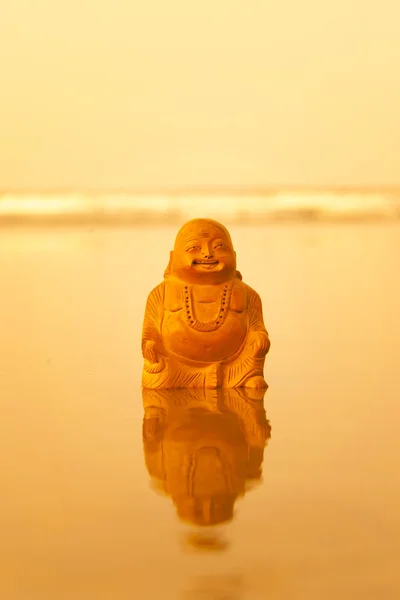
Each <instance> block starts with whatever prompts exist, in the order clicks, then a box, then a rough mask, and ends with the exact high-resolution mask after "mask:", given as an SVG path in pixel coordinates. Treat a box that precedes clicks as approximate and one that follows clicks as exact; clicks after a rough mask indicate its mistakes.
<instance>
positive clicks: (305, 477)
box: [0, 0, 400, 600]
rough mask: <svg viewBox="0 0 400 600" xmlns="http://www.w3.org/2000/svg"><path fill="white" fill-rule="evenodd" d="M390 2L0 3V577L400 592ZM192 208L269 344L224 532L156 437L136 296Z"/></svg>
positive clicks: (274, 591) (32, 594)
mask: <svg viewBox="0 0 400 600" xmlns="http://www.w3.org/2000/svg"><path fill="white" fill-rule="evenodd" d="M399 22H400V5H399V3H398V1H397V0H379V1H378V0H368V1H367V0H352V1H350V0H336V2H327V1H321V0H319V1H317V0H303V1H302V2H297V1H295V0H281V1H280V2H277V1H269V0H268V1H267V0H248V1H247V2H246V3H245V2H240V1H239V0H230V1H229V2H228V1H227V0H214V1H213V2H211V0H203V2H201V3H193V2H192V3H190V2H184V1H183V0H169V1H168V2H161V1H160V0H158V1H155V0H149V1H148V2H146V3H144V2H142V3H139V2H132V1H128V0H119V1H118V2H115V1H114V2H111V0H98V1H97V2H95V1H94V0H80V1H79V2H78V0H70V1H69V2H68V3H57V2H52V1H51V0H36V1H35V2H32V1H31V0H13V2H6V1H3V2H0V85H1V91H0V404H1V410H2V417H1V419H0V457H1V459H0V460H1V468H0V489H1V498H0V509H1V510H0V530H1V531H2V543H1V544H0V595H1V596H2V597H3V596H4V598H7V600H70V599H71V598H74V600H92V599H93V600H94V599H96V600H110V598H112V600H128V599H130V598H133V597H138V598H143V599H144V600H147V599H153V598H162V599H163V600H175V599H181V598H185V599H186V598H205V597H207V598H210V599H217V598H221V599H222V598H224V599H228V598H230V599H233V600H242V599H245V600H247V599H249V600H253V599H255V600H261V599H264V598H267V597H268V598H269V599H271V600H286V599H287V600H291V599H292V598H296V600H303V599H304V600H305V599H307V600H314V599H315V600H320V599H321V598H324V599H325V600H331V599H332V600H333V599H335V600H336V598H339V597H340V598H342V599H343V600H347V599H349V600H354V599H355V598H361V597H362V598H363V599H364V600H377V599H379V600H395V599H397V598H398V597H399V595H400V580H399V572H398V564H399V562H400V514H399V510H398V507H399V505H400V483H399V478H398V475H397V476H396V473H399V472H400V438H399V436H398V421H399V416H400V412H399V403H398V400H399V398H400V378H399V372H400V362H399V356H400V318H399V306H400V278H399V257H400V112H399V106H400V74H399V65H400V41H399V35H398V29H399ZM192 217H211V218H215V219H218V220H220V221H222V222H223V223H224V224H225V225H227V226H228V227H229V230H230V232H231V234H232V239H233V243H234V246H235V250H236V252H237V256H238V268H239V270H240V271H241V273H242V275H243V280H244V281H245V282H246V283H247V284H249V285H250V286H252V287H253V288H254V289H256V290H257V292H258V293H259V294H260V296H261V298H262V302H263V311H264V320H265V323H266V327H267V329H268V330H269V333H270V337H271V340H272V345H271V352H270V354H269V355H268V357H267V361H266V369H265V376H266V379H267V381H268V384H269V389H268V391H267V394H266V397H265V408H266V412H267V418H268V420H269V423H270V425H271V439H270V440H269V441H268V447H266V448H265V449H264V455H263V456H264V459H263V464H262V465H261V467H260V485H258V486H257V487H256V488H255V489H252V490H250V491H249V493H247V491H246V493H245V494H244V495H243V496H242V497H241V499H240V500H238V502H237V503H236V505H235V514H234V518H233V520H232V522H230V523H228V524H226V525H223V527H222V529H223V531H222V534H223V539H224V540H225V541H226V543H224V544H223V548H224V550H223V551H221V552H219V553H217V555H216V554H215V553H213V554H212V555H209V554H208V553H207V552H206V551H204V552H202V553H201V552H200V553H199V552H195V551H192V552H188V544H186V546H185V544H182V543H181V537H182V536H183V535H187V533H188V530H187V529H185V530H184V534H183V533H182V524H181V523H180V522H179V520H178V517H177V515H176V511H175V509H174V507H173V506H172V502H170V500H169V499H168V498H166V497H160V496H158V495H157V494H156V493H155V492H154V490H153V489H150V487H149V473H148V472H147V470H146V466H145V461H144V453H143V439H142V419H143V406H142V395H141V370H142V356H141V349H140V341H141V339H140V338H141V327H142V319H143V314H144V308H145V302H146V298H147V295H148V293H149V292H150V290H151V289H152V288H153V287H155V286H156V285H157V284H158V283H160V282H161V280H162V277H163V273H164V270H165V267H166V266H167V263H168V259H169V251H170V250H171V248H172V246H173V243H174V238H175V235H176V232H177V230H178V228H179V227H180V226H181V225H182V224H183V223H184V222H185V220H187V219H189V218H192ZM193 435H195V434H193ZM234 453H235V449H234V448H233V449H232V455H234ZM176 462H177V464H178V465H179V464H180V457H179V456H177V460H176ZM186 527H187V528H189V526H188V525H186ZM198 533H199V532H198V531H195V532H194V533H193V535H195V534H196V535H197V534H198ZM190 535H192V534H190ZM190 535H189V538H190Z"/></svg>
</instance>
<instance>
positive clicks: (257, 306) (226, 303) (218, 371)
mask: <svg viewBox="0 0 400 600" xmlns="http://www.w3.org/2000/svg"><path fill="white" fill-rule="evenodd" d="M269 347H270V341H269V337H268V333H267V330H266V329H265V325H264V321H263V315H262V306H261V300H260V297H259V295H258V294H257V292H255V291H254V290H253V289H252V288H250V287H249V286H248V285H246V284H245V283H243V281H242V277H241V274H240V273H239V272H238V271H237V270H236V253H235V251H234V249H233V245H232V241H231V237H230V235H229V233H228V231H227V229H226V228H225V227H224V226H223V225H221V224H220V223H217V222H216V221H212V220H211V219H193V220H192V221H189V222H188V223H186V224H185V225H184V226H183V227H182V228H181V229H180V230H179V232H178V235H177V237H176V240H175V246H174V250H173V251H172V252H171V253H170V261H169V265H168V267H167V269H166V271H165V273H164V281H163V282H162V283H160V284H159V285H158V286H157V287H156V288H155V289H153V291H152V292H151V293H150V295H149V297H148V299H147V304H146V312H145V318H144V323H143V333H142V353H143V357H144V369H143V378H142V386H143V387H144V388H151V389H168V388H210V389H216V388H220V387H223V388H237V387H247V388H255V389H263V388H266V387H267V384H266V382H265V380H264V377H263V369H264V361H265V356H266V354H267V352H268V350H269Z"/></svg>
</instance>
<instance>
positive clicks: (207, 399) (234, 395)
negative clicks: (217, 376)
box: [143, 388, 271, 530]
mask: <svg viewBox="0 0 400 600" xmlns="http://www.w3.org/2000/svg"><path fill="white" fill-rule="evenodd" d="M265 392H266V390H265V389H259V390H255V389H244V388H243V389H218V390H209V389H178V390H149V389H143V405H144V413H145V414H144V420H143V447H144V455H145V461H146V466H147V470H148V472H149V474H150V476H151V478H152V483H153V486H154V487H156V489H158V490H159V491H160V492H162V493H163V494H165V495H166V496H168V497H170V498H171V499H172V501H173V503H174V505H175V507H176V510H177V513H178V516H179V518H180V519H181V520H182V521H184V522H185V523H189V524H190V525H192V526H196V527H201V528H202V529H203V530H204V528H206V530H209V528H210V527H213V526H218V525H221V524H223V523H227V522H229V521H231V520H232V518H233V514H234V504H235V502H236V500H237V498H239V497H241V496H243V495H244V494H245V493H246V491H248V490H249V488H251V487H253V485H254V484H256V483H257V482H259V481H260V479H261V465H262V462H263V457H264V449H265V446H266V443H267V441H268V439H269V437H270V431H271V427H270V424H269V422H268V420H267V418H266V413H265V409H264V402H263V398H264V395H265Z"/></svg>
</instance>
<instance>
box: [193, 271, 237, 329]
mask: <svg viewBox="0 0 400 600" xmlns="http://www.w3.org/2000/svg"><path fill="white" fill-rule="evenodd" d="M233 283H234V282H231V283H229V284H225V285H224V288H223V292H222V298H221V301H220V306H219V311H218V316H217V318H216V319H214V320H213V321H208V322H207V323H203V322H202V321H199V320H198V319H196V317H195V316H194V310H193V305H192V290H191V289H189V286H187V285H185V287H184V290H183V291H184V297H185V315H186V323H187V324H188V325H189V327H191V328H192V329H195V330H196V331H215V330H216V329H219V328H220V327H221V325H222V324H223V323H224V321H225V319H226V315H227V312H228V309H229V304H230V300H231V294H232V288H233Z"/></svg>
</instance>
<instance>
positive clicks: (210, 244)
mask: <svg viewBox="0 0 400 600" xmlns="http://www.w3.org/2000/svg"><path fill="white" fill-rule="evenodd" d="M169 275H171V276H174V277H177V278H178V279H181V280H182V281H186V282H188V283H200V284H202V283H204V284H213V283H221V282H223V281H228V280H230V279H233V278H234V277H239V278H241V276H240V274H239V273H238V272H237V271H236V252H235V251H234V249H233V245H232V240H231V236H230V235H229V232H228V230H227V229H226V228H225V227H224V226H223V225H221V224H220V223H217V221H212V220H211V219H193V220H192V221H189V222H188V223H186V224H185V225H183V227H181V229H180V230H179V231H178V234H177V236H176V240H175V245H174V250H173V251H172V252H171V257H170V262H169V265H168V268H167V270H166V272H165V274H164V277H168V276H169Z"/></svg>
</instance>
